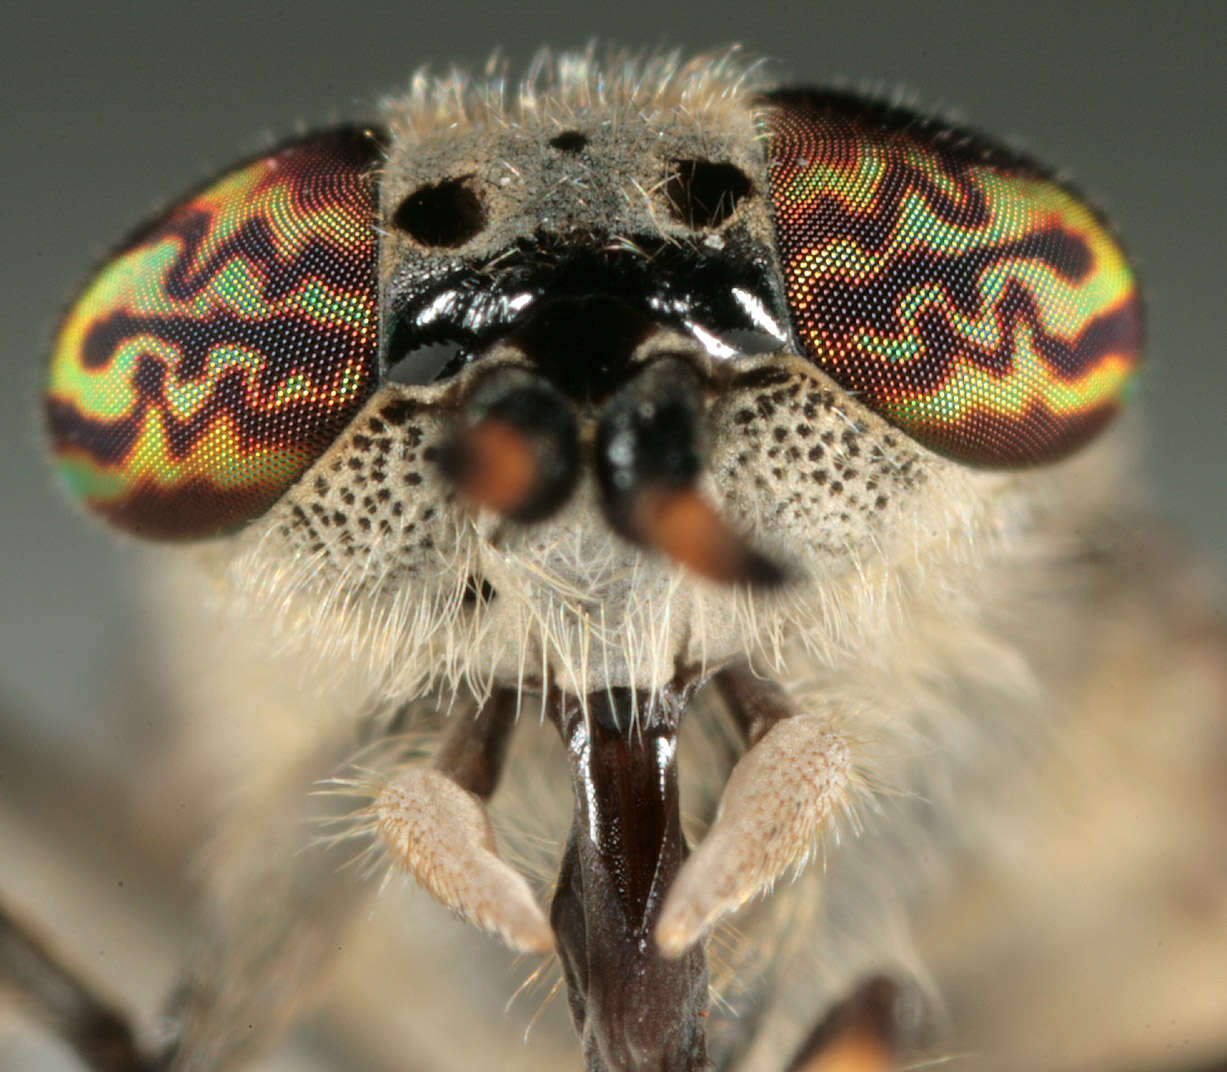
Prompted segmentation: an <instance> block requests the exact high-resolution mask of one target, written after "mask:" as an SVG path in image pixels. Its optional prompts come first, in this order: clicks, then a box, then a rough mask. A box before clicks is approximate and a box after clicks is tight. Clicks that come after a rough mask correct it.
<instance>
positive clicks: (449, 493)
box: [268, 386, 463, 585]
mask: <svg viewBox="0 0 1227 1072" xmlns="http://www.w3.org/2000/svg"><path fill="white" fill-rule="evenodd" d="M404 391H405V389H404V388H400V387H397V386H385V387H384V388H382V389H381V390H380V391H379V392H378V393H376V394H375V395H374V396H373V397H372V398H371V399H370V401H369V402H368V403H367V404H366V406H365V407H364V408H363V409H362V410H361V411H360V412H359V413H358V415H357V416H356V417H355V418H354V420H353V422H352V423H351V424H350V426H349V427H348V428H347V429H346V431H345V432H344V433H343V434H342V435H341V436H340V437H339V438H338V439H337V441H336V442H335V443H334V444H333V446H332V447H331V448H330V449H329V450H328V451H327V453H325V454H324V455H323V456H322V457H321V458H320V459H319V460H318V461H317V462H316V463H315V465H313V466H312V467H311V469H310V470H308V472H307V473H306V474H305V475H304V477H303V478H302V480H300V481H299V483H298V484H297V485H295V486H294V487H293V488H291V489H290V491H289V492H288V493H287V494H286V495H285V497H284V498H283V499H282V500H281V501H280V502H279V503H278V504H277V505H276V506H275V507H274V509H273V510H272V511H271V512H270V514H269V517H268V525H269V530H268V531H270V532H272V533H275V534H276V536H277V537H278V538H280V539H281V540H282V541H284V543H285V550H286V552H287V553H290V554H293V555H295V556H307V557H309V560H311V561H313V562H315V563H317V564H318V568H319V569H320V570H321V571H322V572H325V573H328V574H333V575H336V574H340V573H343V572H351V573H352V571H355V570H356V571H360V574H361V576H362V577H363V579H364V582H368V581H370V579H372V578H378V579H379V581H380V583H387V584H393V585H395V584H396V583H398V582H399V581H400V580H403V579H405V578H406V577H409V576H417V577H428V576H431V575H438V574H439V573H441V572H447V574H448V576H449V577H450V576H451V573H450V571H448V569H447V566H448V563H449V562H452V561H454V558H455V554H456V552H457V550H458V546H459V541H460V539H461V526H460V525H459V520H458V519H459V518H460V517H462V516H463V515H462V514H461V513H460V512H458V510H457V508H456V506H455V502H454V499H455V491H454V489H453V488H452V487H451V486H450V485H449V484H448V483H447V482H446V481H445V480H444V479H443V477H442V474H441V473H440V472H439V470H438V467H437V466H436V464H435V462H434V458H435V455H436V452H437V450H438V447H439V444H440V443H441V442H442V439H443V437H444V435H445V434H446V420H445V417H444V416H443V414H442V412H441V411H440V409H439V407H437V406H434V405H430V404H427V403H423V402H421V401H418V400H413V399H410V398H407V397H405V393H404Z"/></svg>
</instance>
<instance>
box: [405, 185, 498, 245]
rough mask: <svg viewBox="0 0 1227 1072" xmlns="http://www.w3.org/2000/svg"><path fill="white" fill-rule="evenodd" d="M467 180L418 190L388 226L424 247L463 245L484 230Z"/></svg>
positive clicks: (481, 212)
mask: <svg viewBox="0 0 1227 1072" xmlns="http://www.w3.org/2000/svg"><path fill="white" fill-rule="evenodd" d="M470 179H471V176H465V177H463V178H458V179H447V180H446V181H444V182H439V183H434V184H432V185H428V186H422V187H420V188H419V189H417V190H416V191H414V192H413V193H411V194H410V195H409V196H408V197H406V198H405V200H404V201H402V202H401V203H400V207H399V208H397V210H396V211H395V212H394V213H393V214H392V223H393V224H394V225H395V226H396V227H398V228H399V229H400V230H402V231H404V232H405V233H406V234H407V235H409V237H411V238H413V239H414V240H415V241H417V242H420V243H421V244H422V245H424V246H434V247H436V248H443V249H451V248H454V247H455V246H462V245H464V244H465V243H466V242H467V241H469V239H471V238H474V237H476V236H477V235H478V234H479V233H480V232H481V230H482V229H483V228H484V227H485V226H486V210H485V207H484V206H483V205H482V203H481V198H479V197H478V196H477V194H476V193H475V192H474V191H473V188H472V186H471V185H470Z"/></svg>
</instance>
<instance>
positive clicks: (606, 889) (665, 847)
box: [550, 682, 709, 1072]
mask: <svg viewBox="0 0 1227 1072" xmlns="http://www.w3.org/2000/svg"><path fill="white" fill-rule="evenodd" d="M693 691H694V683H693V682H692V683H691V684H688V685H685V686H682V687H677V688H667V689H665V690H662V691H661V692H659V693H656V694H653V695H649V694H647V693H635V692H632V691H631V690H629V689H610V690H607V691H602V692H598V693H594V694H592V695H591V696H589V697H588V703H587V710H586V711H585V705H583V704H581V703H580V702H578V701H577V700H575V699H574V698H558V699H557V701H556V703H555V705H554V709H553V712H552V717H553V721H554V724H555V726H556V727H557V728H558V731H559V733H560V734H561V735H562V739H563V743H564V744H565V745H566V749H567V756H568V759H569V760H570V766H571V780H572V785H573V788H574V794H575V814H574V818H573V821H572V826H571V835H570V839H569V840H568V842H567V848H566V853H565V855H564V857H563V862H562V870H561V873H560V875H559V878H558V887H557V891H556V892H555V895H554V902H553V905H552V906H551V910H550V922H551V924H552V925H553V927H554V932H555V936H556V939H557V944H558V952H559V956H560V958H561V960H562V967H563V975H564V977H565V978H566V982H567V991H568V996H569V998H570V1007H571V1016H572V1019H573V1020H574V1022H575V1026H576V1030H577V1031H578V1032H579V1034H580V1037H581V1039H582V1042H583V1049H584V1060H585V1067H586V1069H587V1072H637V1070H640V1069H653V1070H657V1069H659V1070H661V1072H700V1070H702V1069H706V1068H708V1067H709V1066H708V1061H707V1048H706V1037H705V1031H704V1017H705V1015H706V1009H707V960H706V954H705V952H704V950H703V947H702V946H701V945H698V946H695V947H694V948H692V949H691V950H689V951H688V952H687V953H685V954H684V955H683V956H681V957H678V958H676V959H673V960H666V959H664V958H663V957H662V956H661V955H660V952H659V950H658V949H657V947H656V942H655V940H654V939H653V937H652V935H653V931H654V929H655V927H656V923H657V920H658V919H659V916H660V909H661V906H662V904H663V903H664V898H665V894H666V893H667V892H668V890H669V887H670V885H672V883H673V879H674V878H675V877H676V875H677V872H678V870H679V868H680V867H681V865H682V862H683V861H684V860H685V858H686V855H687V849H686V842H685V839H684V838H683V836H682V827H681V815H680V812H679V807H678V787H677V765H676V761H675V757H676V749H677V732H678V725H679V723H680V721H681V716H682V713H683V711H684V710H685V708H686V705H687V703H688V702H689V699H690V696H691V694H692V693H693ZM632 727H633V728H632Z"/></svg>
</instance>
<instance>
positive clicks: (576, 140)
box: [550, 130, 588, 153]
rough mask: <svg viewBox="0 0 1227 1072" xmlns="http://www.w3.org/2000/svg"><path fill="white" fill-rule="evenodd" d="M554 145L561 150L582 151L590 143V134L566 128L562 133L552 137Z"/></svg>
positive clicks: (564, 151) (551, 143) (551, 141)
mask: <svg viewBox="0 0 1227 1072" xmlns="http://www.w3.org/2000/svg"><path fill="white" fill-rule="evenodd" d="M550 145H552V146H553V147H554V148H555V149H557V150H558V151H559V152H563V153H582V152H583V151H584V149H585V147H586V146H587V145H588V136H587V135H586V134H581V133H580V132H579V131H578V130H564V131H563V132H562V133H561V134H559V135H557V136H555V137H553V138H550Z"/></svg>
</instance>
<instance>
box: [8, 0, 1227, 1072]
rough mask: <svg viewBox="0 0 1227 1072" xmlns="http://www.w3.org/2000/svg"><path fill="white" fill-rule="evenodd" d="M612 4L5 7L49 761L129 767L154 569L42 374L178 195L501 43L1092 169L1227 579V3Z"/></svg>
mask: <svg viewBox="0 0 1227 1072" xmlns="http://www.w3.org/2000/svg"><path fill="white" fill-rule="evenodd" d="M595 7H596V10H594V9H593V7H591V6H590V5H589V4H587V3H583V4H563V3H558V2H541V3H538V4H535V5H526V4H514V5H506V6H495V5H493V4H491V3H488V2H486V3H482V2H477V3H473V2H470V0H447V2H431V3H426V2H425V0H405V2H400V3H395V4H392V3H388V4H383V3H373V4H365V5H363V4H354V3H344V4H342V3H337V2H335V0H334V2H331V3H319V2H312V0H298V2H297V3H294V4H273V3H270V4H262V5H248V4H244V3H234V2H229V0H213V2H211V3H208V4H195V3H190V4H186V3H185V4H166V3H160V4H153V3H126V4H122V5H119V4H110V5H97V4H86V3H74V4H56V3H47V4H44V5H39V6H37V7H36V6H34V5H28V6H27V5H19V4H6V5H3V9H4V10H3V12H2V13H0V71H3V79H4V85H5V89H4V96H3V101H4V104H3V107H2V108H0V125H2V128H3V135H2V136H0V156H2V157H3V168H2V169H0V176H2V178H0V182H3V184H4V197H3V202H2V203H3V205H4V207H5V212H4V220H5V227H4V230H5V235H6V240H5V245H4V248H5V250H6V251H7V252H6V253H5V255H4V256H3V258H0V273H2V279H3V282H2V285H0V304H2V307H3V314H2V320H0V323H3V325H4V329H5V330H4V333H3V336H2V341H0V437H2V441H3V446H4V450H5V457H6V462H5V463H4V464H3V465H2V466H0V502H2V503H3V504H4V524H3V526H2V527H0V706H2V707H3V709H4V712H5V720H6V725H7V726H8V727H9V731H12V728H13V726H15V725H20V726H21V730H20V733H21V734H22V735H23V741H24V743H25V744H26V745H29V746H30V748H31V750H32V751H31V754H37V753H38V752H39V751H40V750H45V749H63V748H73V749H78V750H81V751H83V752H86V753H90V754H91V755H94V756H96V757H98V758H99V760H100V761H101V760H105V758H106V757H107V756H112V755H113V756H114V757H116V758H117V759H118V757H120V756H121V755H122V753H123V750H124V747H125V742H124V741H122V740H119V739H116V738H115V735H114V732H113V730H112V729H111V728H109V726H108V724H107V723H106V722H105V721H100V720H97V719H94V718H92V717H91V715H92V714H93V712H94V710H95V709H96V708H98V707H100V706H109V705H110V704H111V703H112V702H113V697H114V692H113V688H112V686H111V685H109V684H108V682H109V681H110V680H111V676H112V672H113V669H114V668H115V667H117V666H121V665H122V664H123V657H124V652H125V645H127V644H129V643H131V642H132V640H131V638H132V636H133V633H132V631H131V626H130V622H131V621H132V618H131V615H132V613H133V612H132V610H131V608H130V606H129V605H128V604H127V603H126V602H125V591H126V589H128V588H129V587H130V585H131V582H132V577H133V571H134V570H136V569H137V568H139V563H138V558H137V556H135V555H133V554H132V553H131V551H130V550H128V549H125V548H122V547H117V546H116V545H115V543H114V542H113V541H111V540H110V539H108V538H107V537H106V536H105V535H104V534H103V533H102V532H101V531H99V530H98V529H97V527H96V526H94V525H93V524H90V523H86V522H85V521H83V520H82V519H81V518H80V517H78V516H76V515H75V514H74V513H73V511H72V510H70V509H69V508H68V507H67V505H66V504H65V503H64V502H63V501H62V500H61V498H60V496H59V495H58V493H57V492H56V490H55V488H54V487H53V486H52V484H51V481H50V478H49V475H48V471H47V468H46V466H45V463H44V460H43V458H42V447H41V443H40V441H39V438H40V437H39V429H38V414H39V405H40V403H39V391H40V377H41V373H42V367H43V362H44V354H45V350H46V347H47V342H48V338H49V336H50V333H51V331H52V329H53V327H54V324H55V320H56V317H57V313H58V311H59V310H60V309H61V307H62V306H63V304H64V303H65V301H66V300H67V298H68V297H69V295H70V294H71V292H72V291H73V289H74V288H75V287H76V286H77V285H78V284H79V282H80V281H81V280H82V278H83V276H84V274H85V273H86V272H87V270H88V269H89V268H90V266H91V265H92V264H93V263H95V262H96V261H97V260H98V259H99V258H100V257H101V256H103V255H104V254H105V252H106V251H107V250H108V248H109V247H110V246H111V245H112V244H113V243H114V242H115V241H116V240H117V239H118V238H120V237H121V236H122V235H123V234H124V233H125V232H126V231H127V230H128V229H129V228H130V227H132V226H133V225H135V224H136V223H138V222H140V221H141V220H142V218H143V217H144V216H145V215H146V214H147V213H148V212H149V211H150V210H151V209H152V208H154V207H155V206H156V205H157V204H159V203H160V202H162V201H163V200H164V199H166V198H168V197H171V196H173V195H175V194H176V193H178V192H180V191H182V190H183V189H185V188H187V187H189V186H191V185H193V184H194V183H196V182H197V181H198V180H199V179H201V178H202V177H204V176H206V175H208V174H210V173H211V172H213V171H215V170H216V169H218V168H219V167H222V166H224V165H226V164H229V163H230V162H232V161H233V160H235V159H237V158H239V157H241V156H243V155H244V154H246V153H248V152H250V151H252V150H253V149H255V148H258V147H260V146H262V145H263V144H265V143H266V141H267V139H268V138H270V137H273V136H282V135H287V134H290V133H293V132H295V131H296V130H299V129H302V128H303V127H307V126H313V125H318V124H321V123H328V122H333V121H336V120H339V119H345V118H351V117H354V118H363V117H369V116H372V115H373V114H374V112H375V105H376V103H377V101H378V100H379V99H380V98H381V97H382V96H384V95H386V94H391V93H395V92H397V91H398V90H399V89H400V88H402V87H404V86H405V85H406V84H407V82H408V79H409V77H410V75H411V73H412V72H413V71H414V70H415V69H416V68H418V67H419V66H421V65H422V64H425V63H431V64H433V65H435V69H436V70H441V69H442V68H444V67H445V66H446V65H448V64H450V63H453V62H455V63H458V64H461V65H466V66H470V67H477V68H480V67H481V66H482V64H483V63H484V61H485V59H486V57H487V56H488V55H489V53H490V52H491V50H492V49H494V48H496V47H498V48H501V49H502V51H503V52H504V54H505V55H506V56H507V57H508V59H509V60H511V61H512V64H513V67H514V66H515V65H523V64H524V63H526V62H527V60H528V59H529V58H530V57H531V55H532V53H533V51H534V50H535V49H536V48H537V47H538V46H539V45H541V44H549V45H551V46H553V47H554V48H556V49H563V48H577V47H582V46H583V45H584V44H585V43H586V42H587V41H588V40H589V39H590V38H592V37H596V38H598V39H600V40H601V41H603V42H605V41H608V42H619V43H623V44H627V45H631V46H635V47H640V46H648V47H651V46H666V47H674V46H677V47H681V48H684V49H686V50H687V51H697V50H706V49H714V48H723V47H725V46H727V45H728V44H730V43H734V42H736V43H740V44H741V45H743V46H744V47H745V49H746V50H747V52H748V53H749V54H751V55H763V56H766V57H769V58H770V59H772V60H773V61H775V62H776V64H777V66H776V68H775V69H776V70H777V71H778V73H779V75H780V77H781V78H788V79H791V80H794V81H799V82H826V81H831V80H839V81H842V82H844V83H845V84H850V85H852V86H855V87H862V88H872V89H877V90H881V91H887V92H894V91H898V90H906V91H908V93H909V94H910V98H909V99H911V100H913V101H915V102H916V103H918V104H920V105H922V106H925V107H933V108H937V109H943V110H953V111H954V112H955V113H956V114H958V115H959V116H960V117H961V118H963V119H964V120H966V121H968V122H970V123H972V124H974V125H976V126H978V127H982V128H984V129H986V130H988V131H990V132H993V133H995V134H997V135H999V136H1003V137H1005V138H1008V139H1012V140H1015V141H1017V142H1018V143H1020V144H1022V145H1024V146H1025V147H1027V148H1028V149H1029V150H1030V151H1031V152H1033V153H1034V154H1036V155H1037V156H1039V157H1040V158H1041V159H1044V160H1047V161H1049V162H1051V163H1053V164H1056V165H1058V166H1060V167H1062V168H1064V169H1066V170H1067V171H1068V173H1069V174H1070V175H1071V176H1072V177H1073V178H1074V179H1075V181H1076V182H1078V183H1079V184H1080V185H1081V186H1082V187H1083V188H1084V189H1085V190H1086V191H1088V192H1089V193H1090V194H1091V195H1092V196H1093V197H1094V198H1095V199H1096V200H1097V201H1098V202H1099V203H1100V204H1101V205H1102V206H1103V207H1105V208H1106V209H1107V211H1108V212H1109V213H1110V215H1112V216H1113V217H1114V218H1115V219H1116V221H1117V223H1118V225H1119V227H1120V230H1121V233H1122V234H1123V235H1124V237H1125V239H1126V243H1127V245H1128V246H1129V248H1130V249H1131V250H1132V252H1133V254H1134V257H1135V258H1136V261H1137V263H1138V265H1139V267H1140V270H1141V274H1142V277H1143V280H1144V283H1145V286H1146V289H1147V292H1148V294H1149V312H1150V318H1151V340H1152V342H1151V351H1150V353H1151V359H1150V367H1149V370H1148V372H1147V378H1146V382H1145V385H1144V389H1143V392H1142V399H1141V405H1142V407H1143V408H1144V411H1145V414H1146V422H1147V431H1148V435H1149V439H1150V449H1149V459H1150V461H1149V472H1147V473H1139V474H1138V479H1139V481H1141V480H1146V481H1149V482H1150V483H1151V484H1152V486H1153V488H1154V494H1155V497H1156V501H1157V502H1158V504H1159V505H1160V507H1161V510H1162V512H1163V513H1164V514H1165V515H1167V516H1168V517H1170V518H1171V519H1173V520H1174V521H1175V522H1176V523H1177V524H1178V525H1179V526H1181V527H1182V528H1184V529H1186V530H1187V531H1188V532H1189V533H1191V535H1192V539H1193V542H1194V544H1195V545H1198V546H1200V547H1201V548H1202V549H1203V550H1204V551H1205V552H1206V553H1208V555H1209V556H1211V557H1212V558H1216V559H1217V561H1218V563H1219V564H1220V567H1227V533H1225V529H1227V495H1224V491H1223V468H1224V461H1225V460H1227V420H1225V416H1224V412H1223V399H1224V398H1227V361H1224V349H1225V348H1224V345H1223V332H1224V322H1225V320H1227V296H1225V294H1224V281H1225V279H1227V275H1225V273H1224V271H1223V268H1222V260H1223V249H1224V244H1225V241H1227V211H1225V210H1224V182H1225V178H1224V177H1225V175H1227V73H1225V72H1227V65H1225V64H1224V62H1223V58H1222V57H1223V55H1224V53H1225V51H1227V5H1221V4H1217V3H1208V4H1204V5H1201V4H1191V3H1190V4H1184V3H1173V4H1164V5H1158V4H1156V5H1122V4H1116V3H1107V2H1104V3H1089V4H1071V3H1068V2H1063V3H1052V2H1035V0H1032V2H1029V3H1026V4H1014V5H1001V6H997V5H987V4H982V3H976V2H967V3H934V4H921V3H917V4H906V5H903V4H901V5H881V4H872V3H856V4H848V3H843V4H822V3H816V2H814V0H803V2H797V3H775V4H772V3H766V2H762V0H756V2H753V3H750V2H746V0H740V2H733V0H683V2H679V3H674V4H662V3H660V0H650V2H649V0H618V2H617V3H616V4H601V5H596V6H595ZM108 690H110V691H108ZM104 696H105V697H107V698H106V699H105V700H104V699H102V698H103V697H104ZM0 743H2V740H0ZM4 792H5V789H4V785H3V783H0V795H3V794H4ZM0 833H2V830H0ZM6 855H7V853H6ZM10 860H11V857H10ZM9 866H11V864H10V863H9V862H6V863H5V865H4V867H6V868H7V867H9ZM2 1064H3V1056H2V1055H0V1065H2Z"/></svg>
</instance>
